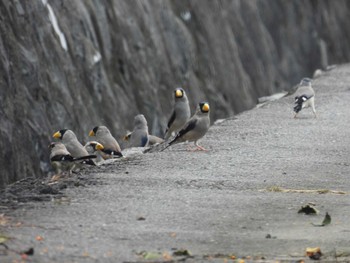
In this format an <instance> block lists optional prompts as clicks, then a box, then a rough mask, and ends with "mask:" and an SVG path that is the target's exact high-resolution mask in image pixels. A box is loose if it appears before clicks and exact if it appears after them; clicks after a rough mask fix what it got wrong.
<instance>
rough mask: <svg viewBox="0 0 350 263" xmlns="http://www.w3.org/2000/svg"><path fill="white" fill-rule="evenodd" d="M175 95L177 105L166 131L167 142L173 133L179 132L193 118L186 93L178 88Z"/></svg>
mask: <svg viewBox="0 0 350 263" xmlns="http://www.w3.org/2000/svg"><path fill="white" fill-rule="evenodd" d="M174 93H175V94H174V95H175V105H174V110H173V113H172V115H171V117H170V119H169V121H168V125H167V129H166V131H165V136H164V139H165V140H168V139H169V138H170V137H171V136H172V134H173V133H176V132H178V131H179V130H180V129H181V128H182V127H183V126H184V125H185V123H186V122H187V121H188V120H189V118H190V117H191V110H190V105H189V103H188V99H187V96H186V92H185V91H184V90H183V89H182V88H177V89H175V91H174Z"/></svg>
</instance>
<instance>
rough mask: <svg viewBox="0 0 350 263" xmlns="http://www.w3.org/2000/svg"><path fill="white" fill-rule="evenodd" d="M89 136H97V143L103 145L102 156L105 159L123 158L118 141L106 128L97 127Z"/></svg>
mask: <svg viewBox="0 0 350 263" xmlns="http://www.w3.org/2000/svg"><path fill="white" fill-rule="evenodd" d="M89 136H95V137H96V141H98V142H99V143H101V144H102V145H103V148H104V149H103V150H101V156H102V158H103V159H105V160H106V159H111V158H118V157H122V156H123V155H122V153H121V149H120V146H119V143H118V141H117V140H116V139H115V138H114V137H113V136H112V134H111V132H110V131H109V129H108V128H107V127H106V126H96V127H94V128H93V129H92V130H91V131H90V132H89Z"/></svg>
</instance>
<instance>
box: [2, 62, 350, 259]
mask: <svg viewBox="0 0 350 263" xmlns="http://www.w3.org/2000/svg"><path fill="white" fill-rule="evenodd" d="M349 83H350V66H349V65H345V66H339V67H337V68H336V69H334V70H333V71H331V72H327V73H325V74H324V75H323V76H321V77H320V78H318V79H316V80H315V81H314V83H313V84H314V88H315V90H316V108H317V111H318V118H317V119H315V118H314V117H313V114H312V112H311V110H310V109H305V110H303V111H302V112H301V113H300V118H299V119H293V118H292V117H293V113H292V103H293V97H292V96H288V97H285V98H282V99H280V100H278V101H274V102H271V103H267V104H264V105H263V106H262V107H258V108H255V109H253V110H250V111H247V112H244V113H242V114H240V115H238V116H237V117H236V118H233V119H229V120H225V121H223V122H221V123H220V124H217V125H214V126H212V127H211V128H210V130H209V132H208V134H207V135H206V136H205V137H204V139H203V140H202V142H201V144H202V145H203V146H205V147H207V148H208V149H209V151H208V152H189V151H187V150H186V148H187V146H186V145H184V144H180V145H176V146H174V147H171V148H169V149H167V150H166V151H164V152H158V153H149V154H144V155H142V156H137V157H134V158H130V159H127V160H124V161H121V162H118V163H115V164H110V165H106V166H101V167H97V168H96V169H95V170H91V171H90V172H86V173H84V174H82V175H80V176H79V178H80V179H78V177H77V176H76V177H74V178H75V179H74V178H73V179H74V180H75V184H78V182H82V183H83V182H84V181H85V182H90V184H85V186H84V187H83V186H82V187H68V188H67V189H66V190H61V192H62V191H63V193H64V195H65V197H64V198H63V197H62V196H60V195H56V197H55V195H54V196H52V201H51V202H27V203H24V204H19V208H18V209H16V210H12V209H11V208H9V209H5V207H6V202H3V204H2V205H3V206H2V207H1V208H2V211H1V213H5V215H6V216H9V217H10V222H8V223H5V224H4V226H2V227H1V232H0V233H1V234H5V235H7V236H10V237H13V238H14V239H13V240H12V241H7V242H6V244H7V245H8V246H9V247H10V248H11V249H16V250H24V249H27V248H29V247H33V248H34V249H35V254H34V256H33V257H32V258H33V260H32V262H136V261H143V260H144V259H142V258H141V257H140V256H137V253H139V252H142V251H148V252H162V253H163V252H167V253H169V254H170V255H171V253H172V251H173V250H172V249H174V248H177V249H180V248H183V249H188V250H190V251H191V253H192V255H193V256H194V257H193V258H187V259H186V262H203V261H205V259H203V257H204V256H205V255H212V256H214V259H213V260H208V261H209V262H216V261H215V260H217V261H218V262H223V259H222V258H220V259H215V255H217V254H218V253H221V254H226V255H227V254H231V253H233V254H234V255H236V256H237V257H244V256H251V257H252V258H256V257H257V258H261V257H264V258H266V259H267V260H271V259H281V258H282V259H289V260H294V261H295V260H297V259H305V258H304V251H305V249H306V248H307V247H317V246H319V247H320V248H321V250H322V251H323V252H324V253H325V255H324V258H325V259H326V261H327V262H329V261H332V260H334V261H335V260H336V259H335V256H336V255H337V256H346V260H350V257H349V255H350V254H349V252H350V251H349V247H350V231H349V228H350V222H349V218H350V209H349V200H350V199H349V194H332V193H325V194H317V193H284V192H269V191H267V189H268V188H270V187H272V186H278V187H281V188H288V189H309V190H310V189H327V190H336V191H344V192H346V193H350V181H349V165H350V163H349V151H350V150H349V149H350V148H349V145H350V136H349V131H350V122H349V112H350V104H349V101H350V84H349ZM8 189H10V188H8ZM10 192H11V191H9V190H7V191H6V194H3V195H2V200H3V201H4V200H6V199H15V197H14V196H13V194H12V195H11V194H10ZM19 196H20V194H19ZM309 202H311V203H314V204H315V205H316V208H317V209H318V210H319V211H320V214H319V215H316V216H306V215H302V214H298V213H297V211H298V210H299V208H300V207H301V206H303V205H306V204H308V203H309ZM8 204H11V203H8ZM8 204H7V205H8ZM326 212H328V213H329V214H330V215H331V217H332V222H331V224H330V225H328V226H325V227H314V226H312V225H311V223H321V222H322V220H323V217H324V215H325V213H326ZM142 218H143V219H145V220H140V219H142ZM17 222H21V223H22V224H21V225H18V226H14V225H16V223H17ZM11 225H12V227H11ZM268 234H270V235H271V237H272V238H266V236H267V235H268ZM38 235H40V236H42V237H43V240H42V241H38V240H36V236H38ZM16 258H17V259H18V258H19V256H18V255H14V254H13V253H10V254H9V255H7V256H4V255H0V261H1V262H12V260H13V259H16ZM160 260H162V259H160ZM174 260H176V258H174ZM337 260H338V262H339V261H340V260H341V258H338V259H337Z"/></svg>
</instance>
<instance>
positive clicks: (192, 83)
mask: <svg viewBox="0 0 350 263" xmlns="http://www.w3.org/2000/svg"><path fill="white" fill-rule="evenodd" d="M349 40H350V1H347V0H343V1H342V0H338V1H332V0H328V1H326V0H294V1H292V0H290V1H282V0H269V1H265V0H188V1H185V0H139V1H137V0H128V1H125V0H113V1H112V0H110V1H107V0H105V1H103V0H73V1H72V0H32V1H20V0H12V1H8V0H0V75H1V76H0V147H1V151H0V175H1V176H0V187H3V186H4V185H6V184H9V183H11V182H14V181H16V180H19V179H21V178H25V177H29V176H35V177H39V176H45V175H46V174H47V173H48V172H49V171H50V169H51V168H50V165H49V149H48V144H49V142H50V141H52V134H53V133H54V132H55V131H57V130H60V129H63V128H68V129H71V130H73V131H74V132H75V133H76V134H77V136H78V138H79V140H80V141H81V142H82V143H85V142H86V141H87V140H88V132H89V130H90V129H92V128H93V127H94V126H97V125H106V126H107V127H109V128H110V130H111V132H112V134H113V135H114V136H115V137H116V138H117V139H118V140H119V141H120V140H121V137H122V136H123V135H124V134H125V133H126V131H127V130H132V128H133V127H132V126H133V118H134V116H135V115H136V114H139V113H142V114H144V115H145V117H146V119H147V120H148V125H149V129H150V132H151V133H152V134H155V135H158V136H163V133H164V130H165V126H166V124H167V120H168V118H169V116H170V114H171V111H172V105H173V90H174V89H175V88H176V87H179V86H181V87H183V88H184V89H185V90H186V92H187V95H188V97H189V100H190V103H191V108H192V112H193V111H194V108H195V106H196V104H197V103H198V102H199V101H202V100H207V101H209V103H210V105H211V120H212V122H214V121H215V120H216V119H219V118H227V117H229V116H232V115H234V114H237V113H239V112H241V111H244V110H248V109H250V108H252V107H254V106H255V105H256V103H257V100H258V98H259V97H262V96H267V95H271V94H273V93H276V92H280V91H288V90H290V89H291V88H292V86H294V85H295V84H297V83H298V82H299V81H300V79H301V78H303V77H312V74H313V72H314V71H315V70H316V69H326V68H327V66H328V65H332V64H339V63H344V62H348V61H349V57H350V52H349V51H350V45H349ZM330 88H331V87H330ZM291 112H292V106H291Z"/></svg>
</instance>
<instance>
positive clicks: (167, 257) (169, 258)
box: [163, 252, 173, 260]
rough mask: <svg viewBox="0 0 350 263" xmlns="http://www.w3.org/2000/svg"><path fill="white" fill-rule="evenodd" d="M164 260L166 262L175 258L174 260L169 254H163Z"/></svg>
mask: <svg viewBox="0 0 350 263" xmlns="http://www.w3.org/2000/svg"><path fill="white" fill-rule="evenodd" d="M163 259H164V260H172V259H173V258H172V256H171V255H170V254H169V253H167V252H164V253H163Z"/></svg>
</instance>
